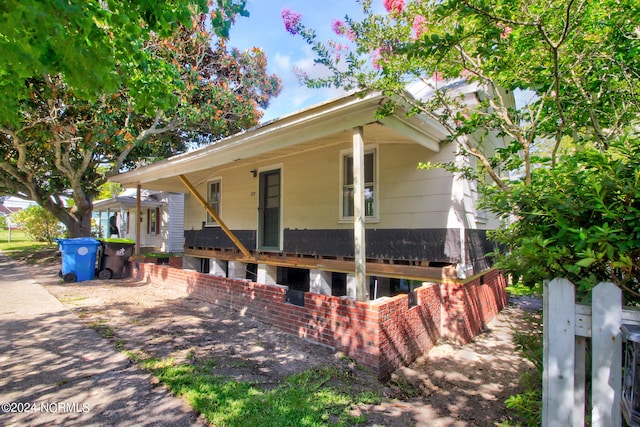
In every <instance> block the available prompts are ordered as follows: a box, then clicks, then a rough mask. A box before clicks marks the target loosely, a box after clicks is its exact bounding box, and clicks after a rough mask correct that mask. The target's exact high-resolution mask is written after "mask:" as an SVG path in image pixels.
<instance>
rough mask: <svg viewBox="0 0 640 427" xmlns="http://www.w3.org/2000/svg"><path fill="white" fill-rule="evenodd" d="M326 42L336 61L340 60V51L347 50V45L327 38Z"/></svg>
mask: <svg viewBox="0 0 640 427" xmlns="http://www.w3.org/2000/svg"><path fill="white" fill-rule="evenodd" d="M327 44H328V45H329V47H330V48H331V51H332V52H333V54H334V55H335V58H336V61H340V58H341V57H342V52H347V51H348V50H349V46H347V45H346V44H342V43H338V42H336V41H335V40H329V41H328V42H327Z"/></svg>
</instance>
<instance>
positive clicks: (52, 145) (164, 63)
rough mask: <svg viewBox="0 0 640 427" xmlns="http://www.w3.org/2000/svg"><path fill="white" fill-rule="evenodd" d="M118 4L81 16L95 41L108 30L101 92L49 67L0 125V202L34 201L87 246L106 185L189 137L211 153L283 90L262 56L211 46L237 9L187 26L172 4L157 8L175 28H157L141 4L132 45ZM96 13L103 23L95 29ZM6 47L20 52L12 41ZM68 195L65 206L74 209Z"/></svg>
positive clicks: (162, 22) (222, 8) (198, 17)
mask: <svg viewBox="0 0 640 427" xmlns="http://www.w3.org/2000/svg"><path fill="white" fill-rule="evenodd" d="M141 3H144V4H146V2H141ZM183 3H184V5H183ZM101 4H103V3H101ZM118 4H119V3H118V2H114V3H113V5H112V3H109V4H108V8H109V11H104V10H102V9H101V7H97V6H96V7H95V8H93V9H92V8H89V12H87V13H94V14H95V16H94V17H93V18H94V21H95V22H100V24H99V25H98V26H99V28H98V30H101V29H102V28H103V26H104V28H105V30H108V32H109V34H111V37H115V38H118V40H117V42H116V44H115V45H114V46H112V47H113V49H112V50H110V51H109V52H111V54H112V55H113V57H109V58H108V61H109V64H111V65H109V66H106V67H105V66H103V65H102V64H96V68H95V73H104V74H105V76H106V77H105V79H106V80H105V82H103V83H104V85H100V86H99V87H97V88H96V87H92V86H91V85H89V86H90V87H85V86H83V85H82V82H80V81H76V80H75V78H73V77H69V75H68V73H67V71H66V67H68V65H64V64H62V63H61V61H62V59H60V61H58V62H55V64H53V65H59V66H60V69H56V68H55V67H53V68H54V69H56V71H58V72H57V73H56V74H53V73H47V72H43V73H42V74H39V75H38V74H37V73H34V74H33V75H29V76H28V77H27V78H25V79H24V80H23V84H22V86H23V87H24V88H23V89H24V90H26V92H25V94H26V95H25V96H22V95H15V96H16V100H15V102H14V104H15V105H16V106H17V111H18V117H16V115H10V114H7V115H2V116H0V120H1V122H0V151H1V152H2V154H3V159H4V160H2V161H0V193H3V194H20V195H23V196H24V197H27V198H30V199H32V200H34V201H36V202H37V203H38V204H40V205H41V206H43V207H44V208H45V209H47V210H49V211H50V212H52V213H53V214H54V215H55V216H56V217H57V218H58V219H59V220H60V222H62V223H63V224H65V226H66V227H67V229H68V232H69V236H70V237H77V236H90V235H91V213H92V202H93V200H94V198H95V197H96V195H97V194H98V193H99V191H100V190H99V187H100V185H102V184H103V183H104V182H106V180H107V178H108V177H109V176H110V175H113V174H115V173H117V172H118V171H120V170H121V169H123V168H124V169H126V168H131V167H134V166H136V165H138V164H141V163H145V162H152V161H155V160H157V159H161V158H166V157H167V156H170V155H173V154H176V153H179V152H181V151H183V150H184V149H185V146H186V144H188V143H191V142H192V141H193V138H194V134H196V133H197V134H198V135H202V137H201V139H202V140H203V141H206V142H211V141H215V140H217V139H219V138H221V137H224V136H226V135H229V134H231V133H234V132H237V131H239V130H241V129H246V128H248V127H252V126H255V125H256V124H257V123H258V120H259V118H260V117H261V114H262V113H261V111H260V110H259V108H263V109H264V108H266V106H267V105H268V102H269V100H270V98H271V97H272V96H276V95H277V94H278V92H279V88H280V80H279V79H278V78H277V77H276V76H273V75H271V76H270V75H267V74H266V57H265V55H264V53H263V52H262V51H261V50H259V49H254V50H253V51H247V52H239V51H238V50H237V49H231V50H229V49H227V47H226V44H225V43H226V42H225V39H224V38H223V37H217V36H216V33H218V34H224V33H225V32H226V31H227V29H228V24H229V23H230V22H231V21H232V20H233V17H234V16H235V14H236V13H238V12H239V11H240V10H241V9H240V8H239V7H240V6H238V5H236V4H235V2H232V1H228V0H224V1H223V0H220V1H219V2H218V5H219V8H218V9H216V10H214V11H213V12H211V13H210V14H209V15H203V14H195V15H194V14H191V15H189V16H190V19H189V20H188V21H187V22H185V21H186V20H185V19H184V16H183V15H182V13H183V12H185V10H186V11H191V9H190V8H188V7H187V6H188V3H187V2H178V1H175V2H173V4H174V6H175V10H174V9H172V8H169V9H167V10H165V9H164V5H163V7H161V8H160V9H159V10H160V11H162V10H164V11H165V12H166V13H169V12H171V13H172V15H171V16H172V17H173V19H178V18H179V19H181V21H179V22H178V21H174V20H172V19H169V18H167V16H169V15H166V16H163V17H161V18H160V17H154V16H155V13H156V12H158V11H156V10H154V11H153V13H151V12H149V11H147V12H144V11H145V10H146V9H145V8H144V7H143V5H141V6H140V9H135V10H133V11H129V12H130V13H133V14H139V16H138V15H135V16H136V20H135V22H136V25H141V26H142V28H145V29H146V31H147V32H145V33H144V34H143V35H141V37H140V40H139V41H138V39H136V40H133V39H132V38H131V36H132V35H131V34H129V33H127V31H126V30H127V28H128V26H126V25H125V28H119V27H117V26H116V25H115V24H116V23H120V22H121V21H120V20H121V19H122V17H120V18H116V17H114V16H111V12H110V10H111V7H112V6H113V7H114V8H115V7H116V6H117V5H118ZM154 4H155V3H154ZM170 4H171V3H170ZM239 4H240V5H244V2H239ZM180 5H183V6H184V7H183V6H180ZM178 6H180V8H178ZM51 7H53V6H51ZM60 7H62V6H60ZM105 7H106V6H105ZM123 7H124V6H123ZM126 7H127V8H128V7H129V6H126ZM184 8H186V9H184ZM183 9H184V10H183ZM127 10H129V9H127ZM65 11H66V10H65ZM73 11H75V9H73ZM69 13H71V11H69ZM104 14H106V15H108V17H109V19H107V18H104V19H105V20H106V21H105V22H102V21H100V19H102V18H103V15H104ZM130 18H131V17H130ZM143 18H145V20H143ZM131 19H133V18H131ZM146 19H148V20H151V21H152V22H149V23H147V22H146ZM69 22H70V23H69V24H68V25H72V24H73V22H75V21H73V20H72V19H70V20H69ZM83 24H84V25H89V24H87V23H86V22H84V21H83ZM94 25H95V24H94ZM112 25H113V26H112ZM54 26H55V25H54ZM56 28H57V27H56ZM210 28H213V30H210ZM73 29H74V28H73V27H69V28H65V30H66V31H68V32H73V31H72V30H73ZM152 29H153V31H151V30H152ZM32 30H34V29H32ZM76 30H77V31H81V29H80V28H77V29H76ZM98 30H96V31H98ZM25 31H26V30H25ZM34 31H35V30H34ZM41 31H46V30H45V29H41ZM138 33H140V31H137V32H136V34H138ZM91 34H93V33H91ZM98 40H102V39H100V38H99V37H98ZM104 43H107V41H104ZM11 47H12V48H13V49H15V50H20V48H21V46H20V45H19V43H17V42H16V46H13V45H12V46H11ZM120 50H122V52H121V51H120ZM65 52H66V50H65ZM90 52H92V51H91V50H90ZM123 52H125V53H123ZM94 59H96V58H94ZM83 65H86V66H87V67H88V69H91V70H93V68H92V67H91V66H89V65H90V64H84V63H83ZM45 68H46V67H45ZM112 74H113V75H112ZM23 89H21V90H23ZM65 195H66V196H68V197H71V198H72V200H73V203H72V204H71V206H72V207H71V208H69V207H68V204H67V203H65V202H64V196H65Z"/></svg>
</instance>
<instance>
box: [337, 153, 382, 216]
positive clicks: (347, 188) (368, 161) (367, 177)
mask: <svg viewBox="0 0 640 427" xmlns="http://www.w3.org/2000/svg"><path fill="white" fill-rule="evenodd" d="M353 194H354V186H353V154H345V155H343V157H342V217H343V218H353V215H354V210H355V209H354V199H353ZM376 199H377V194H376V151H375V150H367V151H366V152H365V154H364V215H365V217H367V218H374V217H375V216H376V205H377V203H376Z"/></svg>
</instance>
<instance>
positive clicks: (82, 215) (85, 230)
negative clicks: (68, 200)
mask: <svg viewBox="0 0 640 427" xmlns="http://www.w3.org/2000/svg"><path fill="white" fill-rule="evenodd" d="M41 206H42V207H44V208H45V209H47V210H48V211H49V212H51V213H52V214H53V215H55V217H56V218H58V220H59V221H60V222H61V223H63V224H64V226H65V227H66V228H67V234H68V235H69V238H76V237H91V215H92V213H93V204H92V203H91V202H89V201H88V200H85V201H83V202H82V203H78V201H77V200H75V206H74V207H73V208H72V209H71V210H69V209H67V208H65V207H63V206H61V205H60V204H58V203H54V202H53V201H51V202H50V203H42V205H41Z"/></svg>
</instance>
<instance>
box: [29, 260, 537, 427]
mask: <svg viewBox="0 0 640 427" xmlns="http://www.w3.org/2000/svg"><path fill="white" fill-rule="evenodd" d="M58 269H59V264H56V263H52V264H47V265H42V266H39V267H38V268H31V269H30V272H31V274H32V276H33V277H34V279H35V280H36V281H37V282H38V283H40V284H42V285H43V286H45V288H46V289H47V290H48V291H49V292H50V293H51V294H52V295H54V296H55V297H56V298H58V299H59V300H60V301H61V302H62V303H63V304H65V305H66V306H67V307H69V309H71V310H72V311H73V312H75V313H76V314H77V315H78V316H79V317H80V318H81V319H83V320H84V321H85V322H86V323H87V325H91V326H92V327H94V328H99V327H104V328H108V330H109V331H113V336H112V337H111V338H110V339H111V341H112V342H113V343H114V345H116V346H118V348H120V349H126V350H130V351H137V352H143V353H145V354H147V355H151V356H154V357H157V358H163V357H169V356H170V357H173V358H175V359H176V360H178V361H183V360H197V359H213V360H216V365H215V369H216V371H215V373H216V374H219V375H223V376H226V377H230V378H235V379H237V380H238V381H250V382H252V383H255V384H257V385H260V386H261V387H265V388H271V387H273V386H275V385H276V384H278V382H279V381H281V380H282V378H283V377H284V376H286V375H289V374H292V373H296V372H300V371H303V370H306V369H308V368H311V367H314V366H320V365H327V364H336V365H338V366H340V367H341V369H351V370H352V371H353V372H354V373H355V375H356V378H355V380H354V382H353V387H354V388H357V389H358V390H361V389H362V388H369V389H372V390H376V391H379V392H380V393H381V395H382V396H384V397H385V400H384V402H383V403H382V404H379V405H375V406H373V405H372V406H362V407H359V408H355V409H354V411H355V412H361V413H362V414H364V415H366V417H367V424H366V425H369V426H376V425H379V426H396V425H398V426H400V425H401V426H408V425H420V426H434V427H439V426H443V427H444V426H447V427H458V426H460V427H462V426H478V427H481V426H495V425H496V424H498V423H500V422H503V421H508V420H510V419H511V415H512V414H511V413H510V411H508V410H507V409H506V408H505V404H504V400H505V399H506V398H507V397H509V396H510V395H512V394H515V393H517V392H519V385H518V379H519V376H520V374H521V373H523V372H524V371H526V370H529V369H533V368H532V365H531V364H530V363H529V362H528V361H526V360H524V359H523V358H521V357H519V355H518V354H516V351H515V350H514V346H513V344H512V342H511V337H512V331H513V328H514V327H515V328H528V327H530V326H529V325H528V323H527V320H526V318H527V316H526V315H525V312H524V310H523V309H522V308H520V307H516V306H509V307H507V308H506V309H505V310H504V311H503V312H502V313H501V314H500V315H499V316H498V317H497V318H496V319H495V320H494V321H493V322H492V323H491V324H490V325H489V326H488V327H487V328H486V330H485V331H484V332H483V333H482V334H480V335H479V336H478V337H477V338H476V339H475V340H474V341H473V342H472V343H470V344H468V345H466V346H463V347H460V346H456V345H453V344H450V343H442V344H440V345H438V346H437V347H436V348H434V349H433V350H432V351H431V352H430V354H429V355H427V356H425V357H423V358H421V359H419V360H418V361H416V362H415V363H414V364H413V365H412V366H410V367H407V368H403V369H400V370H399V371H398V372H397V373H396V374H395V375H394V379H393V380H392V381H390V382H389V383H387V384H381V383H379V382H378V381H377V380H376V377H375V375H373V374H372V373H371V372H369V371H367V370H363V369H352V368H353V367H351V366H348V364H347V363H345V361H344V359H342V358H339V357H336V354H335V352H334V351H333V350H332V349H330V348H328V347H325V346H321V345H318V344H314V343H311V342H309V341H305V340H302V339H300V338H297V337H295V336H292V335H290V334H286V333H284V332H281V331H279V330H277V329H275V328H272V327H270V326H268V325H265V324H263V323H260V322H257V321H255V320H253V319H250V318H247V317H245V316H243V315H242V313H238V312H234V311H230V310H227V309H224V308H221V307H218V306H215V305H212V304H209V303H206V302H203V301H199V300H196V299H189V298H182V297H180V296H179V295H177V294H176V293H175V292H172V291H171V290H167V289H164V288H161V287H160V286H158V285H154V284H147V283H143V282H139V281H135V280H133V279H125V280H109V281H103V280H98V279H97V280H91V281H86V282H80V283H72V284H66V283H62V281H61V280H60V279H58V277H57V275H56V273H57V271H58Z"/></svg>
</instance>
